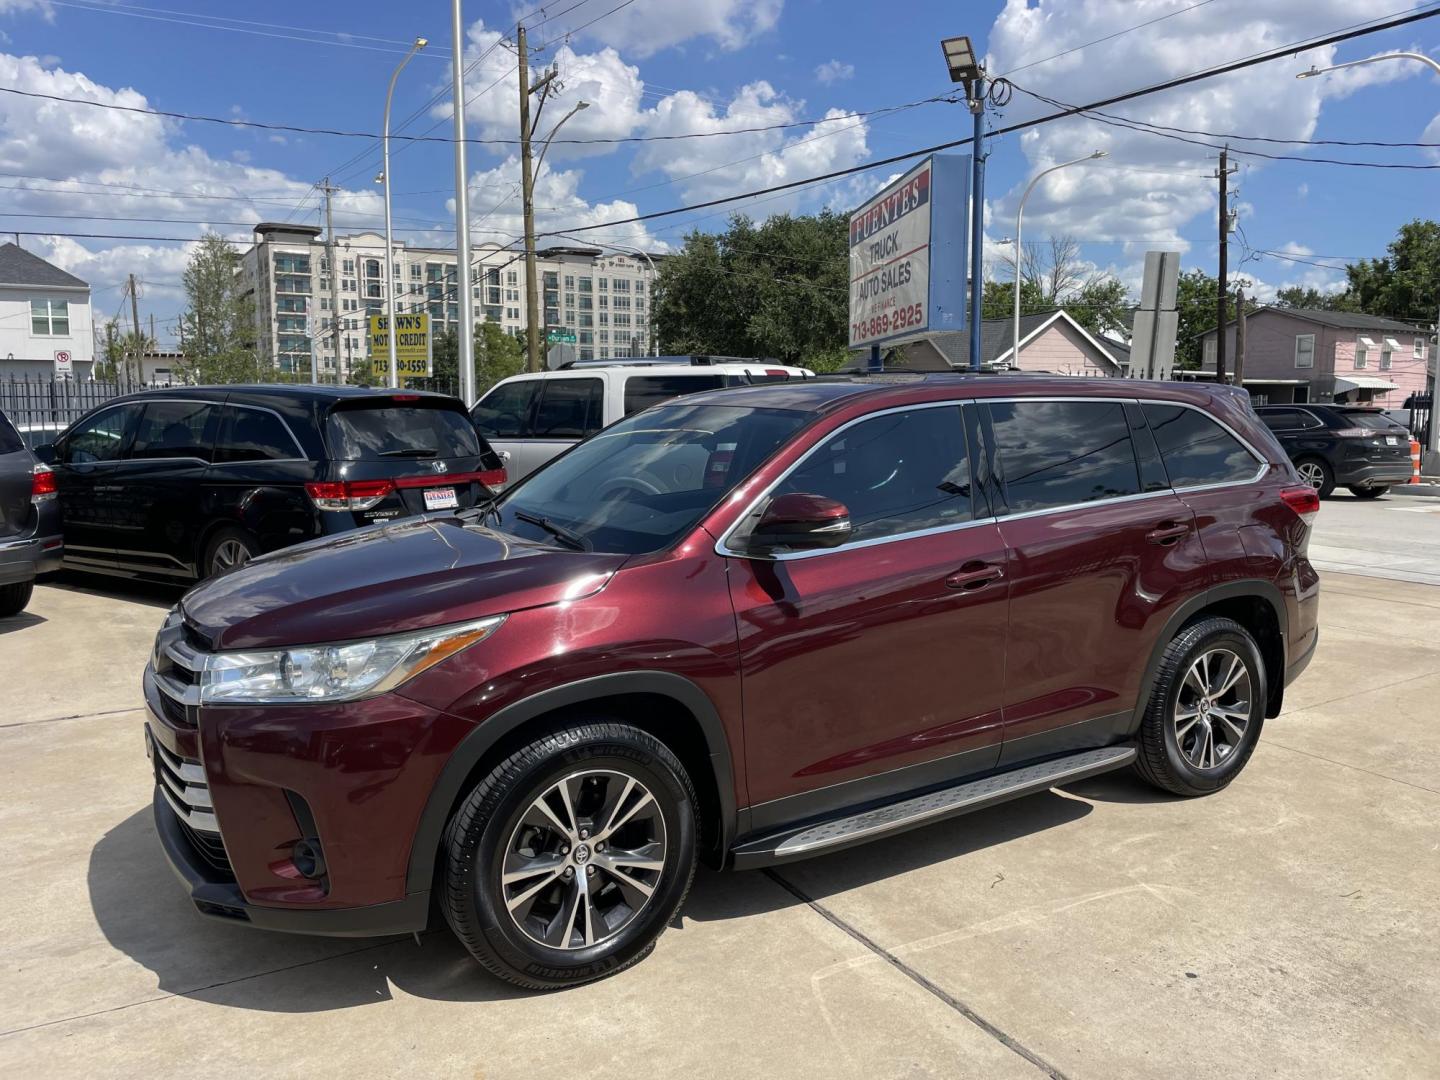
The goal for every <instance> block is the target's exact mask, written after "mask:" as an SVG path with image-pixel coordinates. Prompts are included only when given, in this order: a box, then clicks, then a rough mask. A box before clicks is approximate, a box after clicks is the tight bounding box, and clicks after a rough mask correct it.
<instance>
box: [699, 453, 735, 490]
mask: <svg viewBox="0 0 1440 1080" xmlns="http://www.w3.org/2000/svg"><path fill="white" fill-rule="evenodd" d="M734 462H735V444H734V443H733V442H731V443H719V444H717V445H716V447H715V449H714V451H713V452H712V453H711V454H710V460H709V461H707V462H706V463H705V479H704V480H703V481H702V486H703V487H707V488H723V487H724V486H725V485H726V483H727V481H728V479H729V476H730V466H731V465H732V464H734Z"/></svg>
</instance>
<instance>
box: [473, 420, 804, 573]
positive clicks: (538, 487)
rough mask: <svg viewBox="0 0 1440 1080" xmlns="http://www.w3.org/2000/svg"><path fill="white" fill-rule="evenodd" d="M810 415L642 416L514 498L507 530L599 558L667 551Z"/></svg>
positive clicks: (536, 478) (503, 511)
mask: <svg viewBox="0 0 1440 1080" xmlns="http://www.w3.org/2000/svg"><path fill="white" fill-rule="evenodd" d="M808 415H809V414H807V413H803V412H796V411H793V410H789V409H747V408H737V407H733V406H727V405H681V404H676V405H662V406H660V407H658V408H654V409H650V410H648V411H646V412H643V413H637V414H636V415H635V416H632V417H630V418H628V419H626V420H622V421H621V422H620V423H618V424H616V425H615V426H613V427H610V428H607V429H605V430H604V431H602V432H600V434H598V435H596V436H594V437H593V438H591V439H589V440H588V441H586V442H583V443H581V444H580V445H578V446H577V447H575V449H574V450H571V451H570V452H569V453H568V454H565V455H564V456H563V457H560V458H557V459H556V460H555V461H553V462H552V463H551V464H549V465H547V466H546V467H545V468H543V469H541V470H540V471H538V472H536V473H532V474H531V475H530V476H529V477H528V478H526V480H525V481H524V482H523V483H522V484H520V485H518V486H517V487H515V488H513V489H512V490H511V491H510V492H508V493H507V494H506V495H505V497H504V498H503V499H502V500H501V502H500V503H499V505H498V508H497V513H498V515H499V522H498V524H499V527H500V528H502V529H504V530H505V531H506V532H509V533H514V534H515V535H517V536H523V537H526V538H527V539H535V540H543V541H544V542H546V543H557V542H559V543H561V544H563V545H564V546H582V547H585V548H587V549H589V550H592V551H606V552H613V553H616V554H623V555H640V554H644V553H646V552H651V551H659V550H660V549H661V548H663V547H667V546H668V545H670V544H672V543H674V542H675V541H676V540H678V539H679V538H680V537H681V536H682V535H683V534H684V533H686V532H688V531H689V530H690V529H692V528H694V526H695V525H696V523H697V522H699V521H700V519H701V518H702V517H704V516H705V514H707V513H708V512H709V511H710V509H711V508H712V507H714V506H715V505H716V504H717V503H718V502H719V501H720V500H721V499H722V498H724V497H725V495H726V493H727V492H729V491H730V489H731V488H733V487H734V486H735V485H736V484H738V483H739V482H740V481H741V480H743V479H744V478H745V477H746V476H748V475H749V474H750V473H752V472H754V471H755V469H756V468H757V467H758V466H759V465H760V464H761V462H763V461H764V460H765V459H766V458H768V457H769V456H770V455H771V454H772V453H774V452H775V450H776V448H778V447H779V446H780V444H781V443H783V442H784V441H785V440H786V439H787V438H789V437H790V435H791V434H792V433H793V432H794V431H795V430H796V429H797V428H799V427H800V425H801V424H802V423H804V422H805V420H806V419H808ZM495 520H496V519H495V516H494V515H492V516H491V517H490V519H489V521H490V522H491V523H494V522H495Z"/></svg>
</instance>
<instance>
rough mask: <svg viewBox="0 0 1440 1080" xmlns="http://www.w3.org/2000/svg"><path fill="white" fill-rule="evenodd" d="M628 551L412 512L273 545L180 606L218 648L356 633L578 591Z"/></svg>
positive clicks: (591, 588) (597, 582) (600, 581)
mask: <svg viewBox="0 0 1440 1080" xmlns="http://www.w3.org/2000/svg"><path fill="white" fill-rule="evenodd" d="M625 558H626V557H625V556H624V555H608V554H600V553H590V552H584V551H566V550H563V549H559V548H553V547H549V546H546V545H544V544H537V543H533V542H530V541H526V540H520V539H517V538H515V537H513V536H509V535H507V534H505V533H500V532H495V531H493V530H491V529H487V528H482V527H480V526H478V525H474V524H467V523H465V522H462V521H459V520H457V519H456V518H451V517H446V518H419V519H414V518H412V519H410V520H407V521H403V522H398V523H396V524H394V525H386V526H383V527H375V528H369V529H361V530H358V531H356V532H351V533H345V534H343V535H341V536H336V537H331V538H326V539H323V540H317V541H313V542H311V543H309V544H302V545H300V546H298V547H293V548H286V549H285V550H284V551H280V552H276V553H275V554H273V555H266V556H263V557H262V558H259V559H256V560H255V561H254V562H252V563H250V564H249V565H248V566H244V567H242V568H241V569H239V570H235V571H232V572H231V573H228V574H224V575H222V576H220V577H218V578H213V579H211V580H210V581H206V582H202V583H201V584H199V585H197V586H196V587H195V588H194V589H192V590H191V591H190V592H189V593H187V594H186V595H185V598H184V599H183V600H181V602H180V608H181V611H182V613H183V614H184V616H185V621H186V622H187V623H188V624H189V626H190V627H191V629H192V630H194V631H196V632H197V633H199V635H200V636H202V637H203V638H205V640H206V642H207V643H208V645H209V647H210V648H211V649H254V648H275V647H280V646H285V645H304V644H312V643H318V642H326V641H349V640H354V639H357V638H366V637H374V636H377V635H380V634H395V633H400V632H403V631H406V630H420V629H424V628H426V627H430V626H443V625H445V624H447V623H455V622H465V621H467V620H470V619H480V618H484V617H485V616H487V615H499V614H502V613H505V612H511V611H519V610H520V609H522V608H531V607H541V606H543V605H545V604H554V603H558V602H560V601H563V600H578V599H580V598H582V597H585V596H589V595H591V594H593V593H596V592H598V591H599V590H600V589H602V588H604V586H605V584H606V582H608V581H609V579H610V576H611V575H612V574H614V573H615V571H616V570H618V569H619V568H620V567H621V566H622V565H623V564H624V562H625Z"/></svg>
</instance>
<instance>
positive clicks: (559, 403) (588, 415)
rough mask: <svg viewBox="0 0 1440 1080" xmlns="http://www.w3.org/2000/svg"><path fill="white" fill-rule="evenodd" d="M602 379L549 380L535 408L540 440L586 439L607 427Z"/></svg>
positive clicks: (536, 426)
mask: <svg viewBox="0 0 1440 1080" xmlns="http://www.w3.org/2000/svg"><path fill="white" fill-rule="evenodd" d="M604 387H605V384H604V383H603V382H601V381H600V380H599V379H546V380H545V382H544V389H543V390H542V391H541V394H540V404H539V405H538V406H537V407H536V409H535V428H534V432H533V434H534V436H535V438H537V439H583V438H584V437H585V436H587V435H591V434H593V433H594V432H597V431H599V430H600V428H601V427H603V426H604V420H603V416H602V407H601V398H602V396H603V394H604Z"/></svg>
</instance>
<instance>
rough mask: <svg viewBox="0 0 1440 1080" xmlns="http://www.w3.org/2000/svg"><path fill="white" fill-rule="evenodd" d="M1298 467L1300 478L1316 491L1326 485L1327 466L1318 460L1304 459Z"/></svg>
mask: <svg viewBox="0 0 1440 1080" xmlns="http://www.w3.org/2000/svg"><path fill="white" fill-rule="evenodd" d="M1296 469H1297V471H1298V472H1299V473H1300V479H1301V480H1304V481H1305V483H1307V484H1309V485H1310V486H1311V487H1312V488H1314V489H1315V490H1316V491H1319V490H1320V489H1321V488H1323V487H1324V486H1325V467H1324V466H1323V465H1321V464H1319V463H1318V462H1315V461H1302V462H1301V463H1300V464H1299V465H1297V466H1296Z"/></svg>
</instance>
